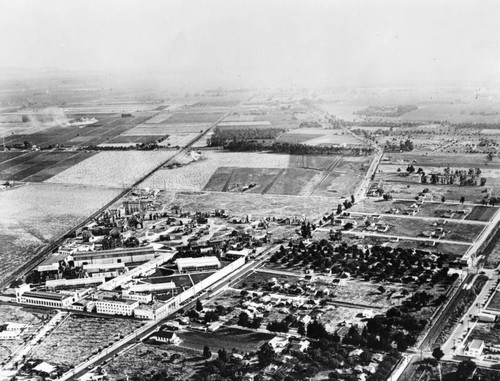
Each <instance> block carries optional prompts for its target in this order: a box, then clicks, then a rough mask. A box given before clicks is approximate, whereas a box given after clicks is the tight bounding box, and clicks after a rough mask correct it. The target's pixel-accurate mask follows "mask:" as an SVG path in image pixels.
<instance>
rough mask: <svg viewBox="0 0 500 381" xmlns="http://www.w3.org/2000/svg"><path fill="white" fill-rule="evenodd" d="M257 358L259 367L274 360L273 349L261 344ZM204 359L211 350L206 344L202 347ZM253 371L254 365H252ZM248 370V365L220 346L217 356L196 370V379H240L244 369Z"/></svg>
mask: <svg viewBox="0 0 500 381" xmlns="http://www.w3.org/2000/svg"><path fill="white" fill-rule="evenodd" d="M234 350H235V349H233V351H234ZM254 355H255V353H250V354H247V355H245V358H248V359H249V358H251V357H253V356H254ZM256 355H257V359H258V367H259V368H260V369H262V368H264V367H266V366H267V365H269V364H271V363H272V362H273V361H275V360H276V353H275V352H274V349H273V348H272V347H271V346H270V345H269V344H268V343H265V344H263V345H262V346H261V347H260V348H259V350H258V351H257V353H256ZM203 356H204V357H205V359H207V360H208V359H210V358H211V357H212V351H211V350H210V347H208V346H207V345H206V346H205V347H204V349H203ZM252 368H253V370H254V371H255V370H256V369H255V367H252ZM247 370H249V366H248V365H244V364H242V363H241V360H239V359H238V358H236V357H234V356H231V355H230V354H229V353H228V352H227V351H226V349H224V348H221V349H219V350H218V351H217V358H215V359H214V360H212V361H207V362H205V366H204V367H203V368H202V369H201V370H200V371H199V372H197V374H196V376H195V379H196V380H229V379H230V380H241V379H242V376H243V374H244V372H245V371H247Z"/></svg>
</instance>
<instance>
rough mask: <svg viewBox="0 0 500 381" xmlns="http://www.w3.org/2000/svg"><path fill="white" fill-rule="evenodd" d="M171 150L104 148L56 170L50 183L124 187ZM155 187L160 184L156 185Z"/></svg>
mask: <svg viewBox="0 0 500 381" xmlns="http://www.w3.org/2000/svg"><path fill="white" fill-rule="evenodd" d="M173 154H174V151H106V152H99V153H98V154H97V155H94V156H92V157H90V158H89V159H87V160H84V161H82V162H80V163H79V164H77V165H75V166H73V167H71V168H69V169H67V170H65V171H63V172H61V173H59V174H57V175H56V176H54V177H52V178H50V179H49V180H47V182H51V183H67V184H82V185H95V186H102V187H117V188H124V187H127V186H130V185H132V184H134V183H135V182H136V181H137V180H139V179H140V178H141V177H143V176H145V175H146V174H147V173H149V172H151V171H152V170H153V169H154V168H156V167H158V166H159V165H160V164H162V163H164V162H165V161H166V160H167V159H169V158H170V157H171V156H172V155H173ZM158 188H163V185H161V184H160V185H159V186H158Z"/></svg>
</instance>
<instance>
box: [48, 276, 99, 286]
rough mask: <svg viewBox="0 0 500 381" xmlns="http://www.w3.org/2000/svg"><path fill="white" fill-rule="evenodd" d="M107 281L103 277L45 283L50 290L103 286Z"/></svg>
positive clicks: (57, 280) (56, 280)
mask: <svg viewBox="0 0 500 381" xmlns="http://www.w3.org/2000/svg"><path fill="white" fill-rule="evenodd" d="M105 281H106V279H105V278H104V277H103V276H101V277H92V278H76V279H53V280H48V281H46V282H45V286H46V287H47V288H50V289H56V288H64V287H69V288H71V287H83V286H98V285H100V284H103V283H104V282H105Z"/></svg>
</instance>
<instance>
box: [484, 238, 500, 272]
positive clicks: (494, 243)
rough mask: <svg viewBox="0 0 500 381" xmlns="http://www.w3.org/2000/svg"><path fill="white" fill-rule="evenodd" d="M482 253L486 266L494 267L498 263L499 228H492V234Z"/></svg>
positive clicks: (499, 253) (499, 254)
mask: <svg viewBox="0 0 500 381" xmlns="http://www.w3.org/2000/svg"><path fill="white" fill-rule="evenodd" d="M482 254H483V255H484V256H485V257H486V260H485V267H486V268H489V269H492V268H496V267H497V266H498V265H499V264H500V230H496V231H495V230H494V235H493V237H491V241H490V242H489V243H488V245H487V246H486V247H485V248H484V250H483V252H482Z"/></svg>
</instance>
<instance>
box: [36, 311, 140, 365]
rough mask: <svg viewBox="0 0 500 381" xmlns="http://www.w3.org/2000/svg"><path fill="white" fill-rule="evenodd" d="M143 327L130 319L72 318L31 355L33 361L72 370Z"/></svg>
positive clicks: (81, 316) (80, 316)
mask: <svg viewBox="0 0 500 381" xmlns="http://www.w3.org/2000/svg"><path fill="white" fill-rule="evenodd" d="M141 324H142V323H141V322H139V321H136V320H131V319H120V318H116V317H113V318H109V319H105V318H100V317H89V316H84V315H70V317H69V318H68V319H67V320H66V321H65V322H64V323H63V324H61V325H60V326H59V327H58V328H57V329H56V330H55V331H53V332H52V333H51V334H50V335H49V337H47V338H45V339H44V340H43V341H42V343H41V344H40V345H38V346H37V347H35V349H34V350H33V352H32V357H33V358H34V359H41V360H44V361H48V362H50V363H51V364H56V365H61V366H64V367H71V366H74V365H77V364H79V363H80V362H82V361H84V360H85V359H87V358H88V357H90V356H91V355H92V354H93V353H97V351H98V350H100V349H101V350H102V349H104V348H106V347H107V346H109V345H111V344H112V343H114V342H116V341H118V340H119V339H120V338H121V337H123V336H126V335H128V334H130V333H132V332H133V331H134V330H135V329H137V328H138V327H140V325H141Z"/></svg>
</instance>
